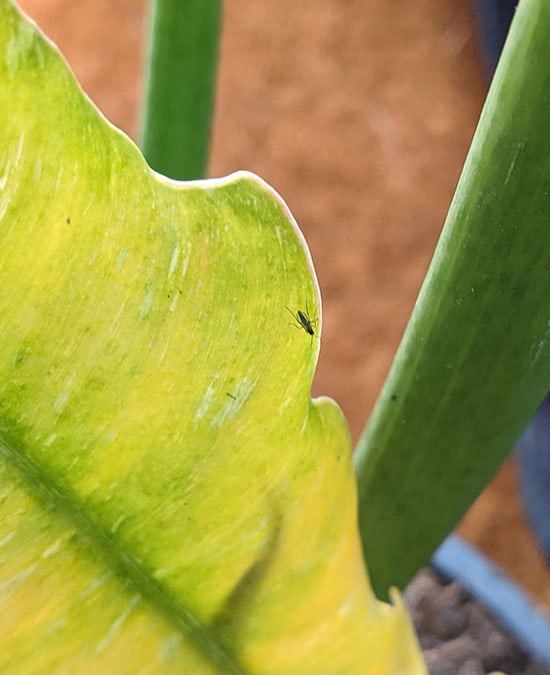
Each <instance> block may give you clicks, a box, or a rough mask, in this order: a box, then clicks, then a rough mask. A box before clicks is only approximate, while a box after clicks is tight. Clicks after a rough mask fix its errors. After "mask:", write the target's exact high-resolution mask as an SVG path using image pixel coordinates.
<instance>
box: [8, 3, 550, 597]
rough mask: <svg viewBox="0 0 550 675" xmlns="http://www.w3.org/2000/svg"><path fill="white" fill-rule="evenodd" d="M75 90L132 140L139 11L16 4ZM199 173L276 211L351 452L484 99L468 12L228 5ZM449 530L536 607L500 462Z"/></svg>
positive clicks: (544, 584)
mask: <svg viewBox="0 0 550 675" xmlns="http://www.w3.org/2000/svg"><path fill="white" fill-rule="evenodd" d="M21 5H22V6H23V7H24V8H25V9H27V11H28V12H29V13H31V14H32V15H33V16H34V17H35V18H36V20H37V21H38V22H39V23H40V24H41V26H42V27H43V28H44V30H46V31H47V33H48V34H49V35H50V36H51V37H52V38H53V39H54V40H55V41H56V42H58V44H59V45H60V46H61V48H62V50H63V51H64V52H65V54H66V56H67V57H68V59H69V61H70V63H71V64H72V65H73V67H74V69H75V71H76V74H77V76H78V78H79V79H80V81H81V82H82V84H83V87H84V89H85V90H86V91H87V92H88V93H89V95H90V96H91V97H92V99H93V100H94V101H95V102H96V103H97V104H98V105H99V107H100V108H101V109H102V110H103V111H104V112H105V114H106V115H107V116H108V117H109V118H110V119H111V120H112V121H113V122H114V123H115V124H117V125H118V126H121V127H122V128H123V129H124V130H126V131H127V132H128V133H129V134H130V135H132V136H134V137H135V136H136V129H137V110H138V99H139V95H140V87H141V73H140V64H141V61H142V52H141V49H142V27H143V25H144V2H143V0H117V2H112V1H111V0H94V1H93V2H91V1H90V2H74V0H22V1H21ZM221 51H222V63H221V71H220V77H219V93H218V102H217V114H216V119H215V130H214V139H213V148H212V159H211V171H210V173H211V175H222V174H226V173H229V172H231V171H234V170H237V169H241V168H246V169H250V170H253V171H256V172H257V173H259V174H260V175H261V176H263V177H264V178H265V179H267V180H268V181H269V182H270V183H272V184H273V185H274V186H275V187H276V188H277V189H278V190H279V191H280V192H281V193H282V194H283V196H284V197H285V199H286V200H287V202H288V203H289V205H290V207H291V209H292V211H293V212H294V214H295V216H296V218H297V220H298V222H299V223H300V225H301V227H302V229H303V231H304V233H305V235H306V238H307V240H308V242H309V244H310V247H311V251H312V254H313V258H314V261H315V263H316V267H317V271H318V274H319V278H320V283H321V289H322V293H323V298H324V331H323V349H322V353H321V360H320V364H319V369H318V374H317V377H316V380H315V385H314V393H325V394H329V395H331V396H333V397H334V398H335V399H337V400H338V402H339V403H340V405H341V406H342V408H343V409H344V412H345V413H346V416H347V418H348V420H349V422H350V426H351V430H352V434H353V437H354V439H355V438H357V436H358V434H359V433H360V430H361V428H362V426H363V425H364V422H365V420H366V418H367V416H368V413H369V411H370V409H371V407H372V405H373V403H374V400H375V397H376V395H377V392H378V391H379V389H380V386H381V384H382V382H383V380H384V377H385V375H386V373H387V370H388V368H389V365H390V363H391V359H392V356H393V354H394V352H395V349H396V347H397V345H398V342H399V340H400V337H401V334H402V332H403V329H404V327H405V324H406V322H407V319H408V317H409V314H410V312H411V309H412V307H413V304H414V300H415V297H416V294H417V292H418V289H419V287H420V284H421V282H422V279H423V276H424V273H425V271H426V268H427V265H428V263H429V260H430V257H431V253H432V251H433V248H434V245H435V243H436V240H437V236H438V233H439V231H440V228H441V226H442V223H443V220H444V216H445V213H446V210H447V207H448V204H449V201H450V198H451V195H452V192H453V189H454V186H455V183H456V181H457V178H458V175H459V172H460V168H461V165H462V163H463V160H464V157H465V154H466V151H467V148H468V144H469V141H470V138H471V136H472V133H473V130H474V127H475V123H476V120H477V116H478V114H479V111H480V109H481V105H482V101H483V98H484V95H485V91H486V82H485V80H484V77H483V75H482V72H481V67H480V64H479V58H478V53H477V50H476V46H475V40H474V32H473V27H472V23H471V20H470V15H469V11H468V3H466V2H456V0H409V1H408V2H387V0H367V1H366V0H345V1H343V0H324V1H323V2H319V0H302V2H295V0H278V2H271V1H268V0H254V2H249V1H245V0H226V16H225V32H224V39H223V44H222V50H221ZM460 532H461V533H462V534H464V535H465V536H466V537H467V538H468V539H470V540H471V541H473V542H474V543H476V544H477V545H479V546H480V548H482V549H483V550H484V551H486V552H488V553H490V554H491V555H492V556H493V557H494V558H495V559H496V560H497V561H498V562H499V563H500V564H501V565H502V566H503V567H504V568H505V569H506V570H507V571H508V572H509V573H511V574H512V575H513V576H515V577H516V578H518V579H519V580H520V581H521V582H522V583H523V584H524V585H525V586H526V587H528V588H529V589H530V590H531V591H532V592H533V593H534V594H536V595H537V596H538V598H539V600H544V601H545V603H546V605H547V606H548V607H550V574H549V572H548V570H547V569H546V568H545V566H544V564H543V562H542V560H541V558H540V557H539V556H538V554H537V552H536V549H535V546H534V543H533V539H532V537H531V535H530V534H529V532H528V531H527V529H526V527H525V524H524V522H523V518H522V515H521V513H520V508H519V502H518V498H517V489H516V483H515V476H514V471H513V468H512V466H511V465H507V466H506V467H505V468H504V470H503V471H502V472H501V473H500V475H499V476H498V478H497V479H496V480H495V481H494V482H493V484H492V485H491V486H490V487H489V488H487V490H486V491H485V492H484V494H483V496H482V497H481V498H480V499H479V500H478V502H477V503H476V505H475V506H474V508H473V509H472V510H471V511H470V513H469V514H468V516H467V517H466V519H465V520H464V522H463V524H462V525H461V527H460Z"/></svg>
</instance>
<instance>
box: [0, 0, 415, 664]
mask: <svg viewBox="0 0 550 675" xmlns="http://www.w3.org/2000/svg"><path fill="white" fill-rule="evenodd" d="M0 101H1V105H0V288H1V293H0V325H1V326H2V341H1V344H0V439H1V443H2V447H3V450H2V455H1V457H0V459H1V473H0V479H1V480H2V487H1V491H0V494H1V495H2V500H1V501H0V507H1V510H2V512H1V514H0V527H1V528H2V531H1V532H0V556H1V557H0V610H1V611H0V616H1V617H2V619H1V622H2V630H1V631H0V635H1V637H0V640H1V642H2V645H1V647H2V648H1V650H0V670H1V671H2V672H3V673H21V672H28V673H34V672H45V671H48V672H68V673H74V672H107V671H109V670H110V669H112V668H114V667H116V669H117V672H127V673H134V672H138V671H139V672H155V673H156V672H159V673H160V672H167V673H174V672H192V673H211V672H222V673H232V672H235V673H285V675H286V674H291V673H300V674H304V673H315V674H316V675H318V674H319V673H337V672H342V673H343V672H345V673H365V672H367V673H369V672H372V673H402V672H407V673H417V672H418V673H421V672H424V670H423V665H422V663H421V660H420V657H419V655H418V652H417V647H416V643H415V640H414V637H413V635H412V631H411V629H410V626H409V623H408V619H407V616H406V614H405V613H404V611H403V609H402V607H401V605H400V604H399V600H398V599H397V600H396V606H395V607H392V606H389V605H385V604H383V603H380V602H378V601H377V600H375V598H374V596H373V595H372V592H371V590H370V587H369V584H368V580H367V578H366V576H365V572H364V566H363V560H362V555H361V552H360V545H359V539H358V533H357V525H356V509H357V504H356V493H355V479H354V473H353V467H352V463H351V459H350V445H349V437H348V430H347V427H346V424H345V422H344V420H343V418H342V415H341V413H340V411H339V409H338V408H337V406H336V405H335V404H334V403H333V402H332V401H329V400H328V399H323V400H317V401H315V402H312V401H311V399H310V395H309V389H310V384H311V378H312V374H313V370H314V367H315V363H316V359H317V353H318V349H319V331H320V320H321V317H320V305H319V299H318V289H317V285H316V281H315V277H314V275H313V272H312V266H311V261H310V258H309V254H308V252H307V249H306V247H305V245H304V242H303V240H302V238H301V235H300V234H299V231H298V230H297V227H296V226H295V224H294V222H293V220H292V218H291V216H290V214H289V212H288V210H287V208H286V206H285V205H284V204H283V202H282V201H281V200H280V198H279V197H278V196H277V195H276V194H275V193H274V192H273V191H272V190H271V189H270V188H269V187H268V186H266V185H265V184H264V183H263V182H262V181H260V180H259V179H258V178H256V177H255V176H252V175H250V174H236V175H234V176H231V177H229V178H228V179H224V180H218V181H209V182H201V183H194V184H191V183H190V184H178V183H175V182H172V181H169V180H167V179H164V178H162V177H160V176H158V175H157V174H155V173H154V172H152V171H151V170H150V169H149V168H148V167H147V165H146V164H145V162H144V160H143V158H142V157H141V155H140V154H139V152H138V150H137V149H136V148H135V147H134V145H133V144H132V143H131V142H130V141H129V140H128V139H127V138H126V137H125V136H124V135H123V134H121V133H120V132H118V131H117V130H115V129H114V128H112V127H111V126H110V125H109V124H108V123H107V122H106V121H105V120H104V119H103V118H102V117H101V116H100V114H99V113H98V112H97V110H96V109H95V108H94V107H93V106H92V105H91V103H90V102H89V101H88V100H87V99H86V98H85V97H84V96H83V94H82V93H81V91H80V90H79V89H78V87H77V85H76V83H75V82H74V79H73V76H72V75H71V73H70V71H69V69H68V68H67V66H66V64H65V62H64V61H63V60H62V58H61V57H60V56H59V54H58V53H57V52H56V51H55V49H54V48H52V46H51V45H50V44H48V43H47V42H46V41H45V40H44V39H43V38H42V37H41V36H40V34H39V33H38V32H37V31H36V29H35V28H34V27H33V26H32V25H31V24H30V23H29V22H28V21H27V20H25V19H24V18H23V17H22V16H21V15H20V14H19V13H18V11H17V10H16V9H15V8H14V7H13V5H12V4H11V3H10V2H8V1H7V0H0ZM285 306H288V307H289V308H291V309H292V311H294V312H297V311H298V310H300V311H304V310H305V308H309V311H310V312H311V319H312V321H314V326H315V334H314V335H310V334H308V333H307V332H306V331H304V330H303V326H302V327H300V326H295V325H292V323H293V322H292V318H291V317H290V316H289V314H288V311H287V309H286V307H285Z"/></svg>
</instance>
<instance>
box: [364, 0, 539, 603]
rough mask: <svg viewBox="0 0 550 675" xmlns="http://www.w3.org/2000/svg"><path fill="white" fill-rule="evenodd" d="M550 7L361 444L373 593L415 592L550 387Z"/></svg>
mask: <svg viewBox="0 0 550 675" xmlns="http://www.w3.org/2000/svg"><path fill="white" fill-rule="evenodd" d="M549 34H550V3H549V2H547V0H522V2H521V3H520V4H519V8H518V10H517V15H516V17H515V19H514V22H513V25H512V28H511V32H510V36H509V39H508V42H507V45H506V47H505V49H504V52H503V56H502V59H501V63H500V65H499V67H498V69H497V73H496V75H495V79H494V81H493V85H492V87H491V90H490V93H489V96H488V99H487V102H486V104H485V108H484V110H483V113H482V116H481V119H480V123H479V127H478V130H477V132H476V135H475V137H474V140H473V143H472V147H471V150H470V153H469V155H468V159H467V161H466V165H465V168H464V171H463V174H462V177H461V179H460V182H459V185H458V188H457V192H456V195H455V198H454V200H453V203H452V205H451V208H450V211H449V215H448V218H447V222H446V224H445V228H444V231H443V234H442V236H441V240H440V242H439V244H438V247H437V250H436V252H435V255H434V259H433V261H432V265H431V267H430V270H429V272H428V275H427V278H426V281H425V283H424V286H423V288H422V290H421V292H420V296H419V298H418V301H417V304H416V307H415V310H414V312H413V316H412V318H411V321H410V323H409V326H408V328H407V331H406V333H405V336H404V338H403V341H402V343H401V346H400V348H399V350H398V353H397V355H396V358H395V362H394V364H393V366H392V369H391V372H390V374H389V377H388V379H387V382H386V384H385V386H384V389H383V391H382V393H381V396H380V399H379V401H378V402H377V405H376V407H375V410H374V413H373V415H372V417H371V420H370V421H369V424H368V425H367V428H366V430H365V432H364V434H363V436H362V438H361V439H360V441H359V444H358V448H357V453H356V469H357V476H358V483H359V499H360V507H359V508H360V529H361V535H362V539H363V546H364V552H365V557H366V560H367V562H368V566H369V570H370V573H371V578H372V582H373V586H374V588H375V590H376V591H377V593H378V594H380V595H382V596H385V595H386V594H387V590H388V587H389V586H390V585H392V584H395V585H398V586H403V585H404V584H406V583H407V582H408V581H409V579H410V578H411V576H412V575H413V574H414V573H415V572H416V571H417V570H418V569H419V567H421V566H422V565H423V564H425V563H426V562H427V561H428V560H429V558H430V556H431V554H432V553H433V551H434V550H435V548H436V547H437V545H438V544H439V543H440V542H441V541H442V540H443V539H444V537H445V536H446V535H447V534H448V533H449V532H450V531H451V530H452V529H453V528H454V526H455V525H456V523H457V522H458V520H459V519H460V518H461V517H462V515H463V514H464V513H465V511H466V510H467V509H468V507H469V506H470V505H471V503H472V502H473V500H474V499H475V498H476V497H477V495H478V494H479V493H480V492H481V490H482V489H483V487H484V486H485V485H486V483H487V482H488V481H489V480H490V479H491V478H492V477H493V475H494V474H495V472H496V471H497V469H498V467H499V465H500V464H501V462H502V461H503V460H504V459H505V457H506V456H507V455H508V454H509V452H510V451H511V450H512V448H513V446H514V444H515V442H516V440H517V439H518V437H519V436H520V434H521V432H522V431H523V429H524V428H525V426H526V425H527V423H528V422H529V420H530V419H531V418H532V417H533V415H534V414H535V411H536V409H537V406H538V405H539V403H540V402H541V401H542V399H543V398H544V396H545V394H546V392H547V390H548V389H549V388H550V126H549V125H548V112H549V110H550V95H549V92H550V40H548V35H549Z"/></svg>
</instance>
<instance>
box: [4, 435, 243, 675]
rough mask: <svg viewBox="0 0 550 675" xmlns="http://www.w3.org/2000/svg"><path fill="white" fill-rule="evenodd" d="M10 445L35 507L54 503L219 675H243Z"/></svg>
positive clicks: (8, 454)
mask: <svg viewBox="0 0 550 675" xmlns="http://www.w3.org/2000/svg"><path fill="white" fill-rule="evenodd" d="M15 447H16V444H15V443H10V441H9V440H8V441H7V440H6V438H5V435H4V434H3V435H2V438H1V439H0V454H2V455H4V457H5V458H6V459H7V460H8V462H10V464H11V465H12V466H13V467H14V468H15V469H16V470H17V471H18V472H19V473H20V474H21V476H22V477H23V481H22V482H23V484H24V485H25V488H26V489H28V491H29V492H30V493H31V494H32V496H33V497H35V498H36V499H37V501H38V502H39V503H42V504H48V506H51V505H54V506H55V511H56V514H57V515H59V517H61V518H65V519H66V520H68V521H69V522H70V523H71V524H72V525H73V526H74V528H75V530H76V531H77V532H78V533H79V534H80V535H81V536H82V537H83V539H85V540H86V541H87V542H88V543H89V548H90V549H91V550H93V551H94V553H97V552H98V551H100V552H101V559H102V560H103V561H105V563H106V564H107V563H108V564H109V566H110V567H111V569H112V570H113V571H114V572H115V573H116V574H117V575H118V576H120V577H122V578H124V579H125V581H129V583H130V584H131V585H132V586H133V587H134V589H135V590H136V592H138V593H139V594H140V595H141V596H142V597H143V598H144V599H145V600H146V601H147V602H148V603H149V604H150V605H152V606H153V607H154V609H155V610H157V611H158V612H159V613H161V614H162V615H163V616H164V617H166V618H167V619H168V620H169V621H170V622H171V623H172V624H173V625H174V626H175V628H176V629H177V630H178V631H180V632H183V633H184V634H185V635H186V636H187V637H189V638H190V639H191V640H192V641H193V642H194V643H195V645H196V646H197V648H198V649H199V650H200V651H201V653H203V654H204V655H205V656H206V657H207V658H208V659H209V660H210V663H211V664H213V665H215V666H216V667H217V668H218V669H219V671H220V673H222V674H223V675H225V674H226V673H227V675H247V672H248V671H247V670H245V669H244V668H243V667H242V666H241V665H240V664H239V663H238V661H237V659H236V658H235V656H234V655H233V654H232V653H231V651H230V650H229V649H228V648H227V647H226V646H225V645H222V644H221V642H220V640H219V638H218V636H217V635H216V634H215V632H214V631H213V630H211V629H210V628H208V627H207V626H205V625H203V624H202V623H201V622H200V621H199V620H198V619H197V618H196V617H195V615H194V614H193V612H191V611H190V610H189V609H188V608H187V607H185V606H184V605H182V604H181V603H178V602H176V601H175V600H174V599H173V598H171V597H170V596H169V595H168V594H167V593H166V591H165V590H164V589H163V588H162V587H161V586H160V585H159V584H158V582H157V581H156V580H155V579H153V578H152V577H151V575H150V574H148V573H147V570H146V569H144V568H143V567H142V566H141V565H140V564H139V563H138V562H137V561H136V560H135V558H134V557H133V556H132V555H131V553H129V552H127V551H125V550H124V549H123V548H122V546H121V545H120V542H119V541H117V540H116V539H115V538H114V536H113V534H112V533H111V532H109V531H107V530H105V529H104V528H103V527H101V526H100V525H98V524H97V523H96V522H95V521H94V520H93V518H92V517H90V515H89V514H88V513H87V512H86V510H85V508H84V507H83V506H82V505H81V504H79V503H78V501H77V499H75V497H74V496H73V495H70V494H69V493H68V492H67V491H66V490H63V489H61V488H60V487H59V486H58V485H57V483H56V481H55V480H54V478H53V477H51V476H49V475H47V473H45V472H44V471H43V470H42V469H41V467H39V466H38V465H37V464H36V463H35V462H32V461H31V460H29V458H28V457H26V456H25V455H24V454H23V453H22V452H18V451H17V450H15V449H14V448H15Z"/></svg>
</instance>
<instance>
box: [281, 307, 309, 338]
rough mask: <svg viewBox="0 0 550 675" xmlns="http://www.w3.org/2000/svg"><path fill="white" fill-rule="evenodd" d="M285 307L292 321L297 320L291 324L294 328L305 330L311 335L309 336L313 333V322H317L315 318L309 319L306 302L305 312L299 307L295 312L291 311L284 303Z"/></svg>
mask: <svg viewBox="0 0 550 675" xmlns="http://www.w3.org/2000/svg"><path fill="white" fill-rule="evenodd" d="M285 309H286V310H287V312H289V313H290V314H291V316H292V318H293V319H294V321H296V322H297V323H296V324H292V325H293V326H295V327H296V328H302V329H303V330H305V332H306V333H307V334H308V335H311V336H313V335H315V330H314V327H315V324H316V323H317V320H316V319H310V317H309V310H308V307H307V304H306V311H305V312H302V310H301V309H299V310H298V311H297V312H293V311H292V310H291V309H290V308H289V307H287V306H286V305H285Z"/></svg>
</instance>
